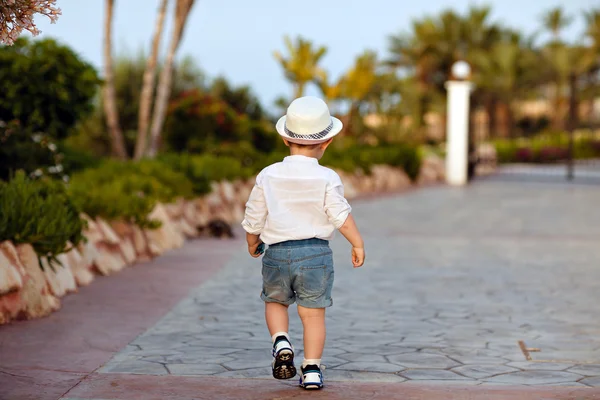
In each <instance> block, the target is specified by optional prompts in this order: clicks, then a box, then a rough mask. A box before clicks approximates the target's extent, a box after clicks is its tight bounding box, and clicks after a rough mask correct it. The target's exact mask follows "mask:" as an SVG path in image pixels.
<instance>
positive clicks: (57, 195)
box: [0, 171, 84, 259]
mask: <svg viewBox="0 0 600 400" xmlns="http://www.w3.org/2000/svg"><path fill="white" fill-rule="evenodd" d="M79 215H80V212H79V208H78V207H77V206H76V205H75V203H74V202H73V201H72V200H71V198H70V197H69V196H68V195H67V192H66V190H65V185H64V184H63V183H62V182H60V181H52V180H48V179H40V180H31V179H28V178H27V177H26V175H25V173H24V172H22V171H20V172H17V174H16V175H15V176H14V178H13V179H12V180H11V181H10V182H8V183H5V182H0V242H1V241H4V240H10V241H12V242H13V243H16V244H20V243H30V244H31V245H32V246H33V248H34V249H35V251H36V253H37V254H38V255H40V256H49V257H50V259H53V258H54V257H55V256H56V255H58V254H60V253H63V252H65V251H68V250H69V249H68V246H67V242H71V243H72V244H73V245H77V244H78V243H79V242H81V241H82V240H83V236H82V234H81V232H82V229H83V228H84V221H83V220H82V219H81V218H80V217H79Z"/></svg>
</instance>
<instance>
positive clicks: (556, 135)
mask: <svg viewBox="0 0 600 400" xmlns="http://www.w3.org/2000/svg"><path fill="white" fill-rule="evenodd" d="M573 139H574V140H573V158H574V159H580V160H582V159H590V158H599V157H600V137H598V136H596V135H594V133H593V132H591V131H579V132H575V133H574V138H573ZM493 144H494V146H495V148H496V154H497V157H498V162H499V163H501V164H506V163H553V162H560V161H564V160H565V159H567V158H568V156H569V152H568V149H569V135H568V133H566V132H549V133H543V134H540V135H537V136H534V137H531V138H519V139H499V140H496V141H494V142H493Z"/></svg>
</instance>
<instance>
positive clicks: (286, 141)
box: [283, 139, 290, 147]
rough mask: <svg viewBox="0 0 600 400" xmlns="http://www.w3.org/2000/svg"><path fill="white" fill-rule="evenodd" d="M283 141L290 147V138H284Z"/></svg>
mask: <svg viewBox="0 0 600 400" xmlns="http://www.w3.org/2000/svg"><path fill="white" fill-rule="evenodd" d="M283 143H285V145H286V146H287V147H290V142H288V140H287V139H283Z"/></svg>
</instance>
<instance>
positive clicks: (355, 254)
mask: <svg viewBox="0 0 600 400" xmlns="http://www.w3.org/2000/svg"><path fill="white" fill-rule="evenodd" d="M340 233H341V234H342V235H344V237H345V238H346V239H347V240H348V241H349V242H350V244H351V245H352V265H354V268H358V267H362V265H363V264H364V263H365V243H364V242H363V239H362V237H361V236H360V232H359V231H358V227H357V226H356V221H354V217H353V216H352V214H350V215H348V218H346V222H344V225H342V227H341V228H340Z"/></svg>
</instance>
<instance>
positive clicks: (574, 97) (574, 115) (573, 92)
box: [567, 73, 579, 131]
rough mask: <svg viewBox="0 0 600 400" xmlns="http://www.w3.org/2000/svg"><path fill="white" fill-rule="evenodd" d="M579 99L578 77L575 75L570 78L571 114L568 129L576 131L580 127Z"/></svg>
mask: <svg viewBox="0 0 600 400" xmlns="http://www.w3.org/2000/svg"><path fill="white" fill-rule="evenodd" d="M578 111H579V98H578V93H577V75H575V74H574V73H572V74H571V76H570V77H569V114H568V119H567V129H568V130H569V131H574V130H575V129H577V125H579V112H578Z"/></svg>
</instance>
